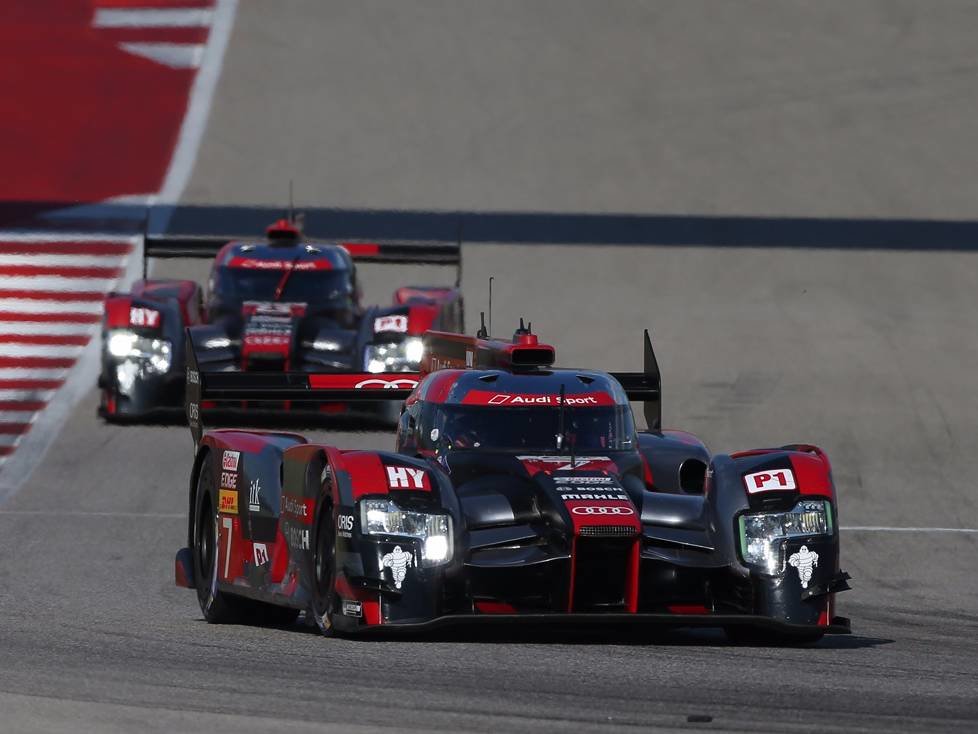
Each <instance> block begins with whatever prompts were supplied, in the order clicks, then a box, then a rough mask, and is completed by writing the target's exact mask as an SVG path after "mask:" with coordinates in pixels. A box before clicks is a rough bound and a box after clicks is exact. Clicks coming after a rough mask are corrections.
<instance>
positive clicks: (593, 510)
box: [571, 505, 635, 515]
mask: <svg viewBox="0 0 978 734" xmlns="http://www.w3.org/2000/svg"><path fill="white" fill-rule="evenodd" d="M571 512H573V513H574V514H575V515H634V514H635V510H633V509H632V508H631V507H607V506H603V507H596V506H594V505H586V506H584V507H575V508H574V509H573V510H571Z"/></svg>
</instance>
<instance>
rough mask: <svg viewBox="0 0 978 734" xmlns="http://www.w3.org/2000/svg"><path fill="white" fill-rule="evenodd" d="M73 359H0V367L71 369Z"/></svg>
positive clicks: (73, 362)
mask: <svg viewBox="0 0 978 734" xmlns="http://www.w3.org/2000/svg"><path fill="white" fill-rule="evenodd" d="M73 364H75V358H74V357H0V367H37V368H45V367H71V366H72V365H73Z"/></svg>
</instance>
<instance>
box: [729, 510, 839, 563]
mask: <svg viewBox="0 0 978 734" xmlns="http://www.w3.org/2000/svg"><path fill="white" fill-rule="evenodd" d="M832 532H833V531H832V507H831V505H830V504H829V503H828V502H826V501H824V500H814V501H813V500H803V501H801V502H799V503H798V504H797V505H795V506H794V507H793V508H792V509H791V510H789V511H788V512H764V513H757V514H745V515H741V516H740V551H741V554H742V555H743V557H744V561H746V562H747V563H749V564H751V565H753V566H758V567H759V568H760V570H762V571H764V573H769V574H778V573H781V572H782V571H784V545H785V541H786V540H788V539H789V538H798V537H802V536H808V535H831V534H832Z"/></svg>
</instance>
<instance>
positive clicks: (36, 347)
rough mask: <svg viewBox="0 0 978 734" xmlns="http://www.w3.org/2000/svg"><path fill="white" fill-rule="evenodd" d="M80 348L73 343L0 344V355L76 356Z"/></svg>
mask: <svg viewBox="0 0 978 734" xmlns="http://www.w3.org/2000/svg"><path fill="white" fill-rule="evenodd" d="M81 350H82V348H81V347H80V346H78V345H73V344H0V357H77V356H78V353H79V352H80V351H81Z"/></svg>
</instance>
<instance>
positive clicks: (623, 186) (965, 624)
mask: <svg viewBox="0 0 978 734" xmlns="http://www.w3.org/2000/svg"><path fill="white" fill-rule="evenodd" d="M976 27H978V14H976V9H975V8H974V6H973V5H971V4H968V3H940V4H932V3H867V2H858V3H853V2H846V3H819V4H817V5H812V4H801V3H723V4H720V3H705V2H686V1H684V2H675V3H650V4H646V5H642V6H638V5H635V4H622V5H609V4H607V3H594V4H583V3H569V2H561V3H537V2H535V3H526V4H523V3H519V4H517V3H501V4H498V5H495V4H494V5H492V6H490V5H488V4H484V3H475V2H469V3H445V4H423V5H420V6H418V5H412V6H411V7H410V8H408V7H406V6H403V5H401V4H399V3H390V4H375V3H370V4H356V5H353V6H351V5H348V4H338V5H327V4H325V3H321V2H318V0H316V1H312V0H310V1H309V2H305V3H300V2H293V3H289V4H288V5H287V6H286V5H284V4H274V5H273V4H271V3H243V4H242V6H241V8H240V9H239V11H238V17H237V20H236V25H235V29H234V34H233V36H232V40H231V44H230V47H229V49H228V55H227V58H226V61H225V69H224V75H223V77H222V80H221V82H220V85H219V88H218V92H217V96H216V99H215V104H214V108H213V111H212V116H211V120H210V125H209V128H208V131H207V135H206V137H205V140H204V144H203V146H202V149H201V151H200V155H199V158H198V163H197V167H196V169H195V172H194V175H193V178H192V180H191V183H190V186H189V188H188V190H187V194H186V199H185V200H186V201H188V202H192V203H240V204H249V203H274V202H275V199H276V197H277V196H278V194H277V193H276V192H278V191H280V190H281V191H284V190H285V189H286V187H287V180H288V178H289V177H293V178H294V179H295V181H296V187H297V190H298V191H299V192H300V196H299V198H300V201H302V202H306V203H309V204H311V205H312V204H315V205H319V206H348V207H378V208H388V209H396V208H417V209H432V208H438V209H453V208H460V209H467V210H496V209H498V210H517V211H552V212H633V213H660V214H690V213H692V214H703V215H706V214H716V213H721V214H749V215H771V216H775V215H785V216H787V215H797V216H802V215H805V216H861V217H880V218H897V217H921V218H928V217H934V218H942V217H946V218H962V219H965V218H968V217H969V216H972V215H973V202H974V201H975V198H976V194H978V175H976V174H978V161H976V158H975V156H974V153H973V151H974V146H973V140H972V137H973V130H974V126H975V122H976V120H978V99H976V98H975V96H974V95H973V94H972V93H969V90H971V89H972V84H973V79H974V70H975V67H976V65H978V57H976V56H975V51H974V30H975V28H976ZM595 245H596V246H595V247H593V248H583V247H576V248H573V249H568V248H562V247H560V246H549V245H548V246H534V247H532V248H527V247H519V246H513V245H506V246H492V245H482V244H480V245H472V246H467V247H466V248H465V251H464V258H465V277H464V282H463V285H464V289H465V295H466V298H467V299H468V304H469V314H470V315H471V314H474V313H476V312H477V311H478V309H479V308H480V307H481V305H482V304H484V303H485V294H486V284H485V279H486V278H487V277H488V276H489V275H495V276H496V278H497V279H496V281H495V284H496V285H495V291H494V295H495V300H496V306H495V309H494V313H493V321H494V325H495V326H496V329H495V330H496V331H497V332H499V333H503V332H505V331H507V330H508V329H509V328H510V327H511V326H512V324H513V322H514V320H515V319H516V318H517V317H518V316H520V315H525V316H527V317H529V318H531V319H532V320H533V323H534V326H535V328H536V330H537V331H538V332H539V333H540V334H541V336H543V337H544V338H545V339H547V340H549V341H552V342H554V343H556V345H557V347H558V357H559V359H560V361H561V362H562V363H563V364H577V365H587V366H602V367H605V368H608V369H628V368H633V369H634V368H637V366H638V364H639V360H640V357H641V350H640V341H639V338H640V330H641V328H643V327H644V326H650V327H651V328H652V329H653V331H654V335H655V342H656V346H657V349H658V353H659V359H660V364H661V367H662V371H663V375H664V387H665V401H664V414H665V421H666V423H667V424H668V425H672V426H677V427H683V428H686V429H689V430H692V431H694V432H697V433H699V434H700V435H702V436H703V437H704V438H705V440H707V442H708V443H709V444H710V445H711V447H712V448H714V450H717V451H729V450H734V449H737V448H746V447H751V446H754V445H770V444H774V443H782V442H789V441H800V440H804V441H811V442H814V443H817V444H820V445H822V446H823V447H824V448H825V449H826V450H827V451H828V452H829V454H830V456H831V458H832V460H833V463H834V468H835V479H836V483H837V485H838V487H839V493H840V503H841V521H842V524H843V525H844V526H860V527H862V526H882V527H914V528H935V527H943V528H975V527H978V509H976V501H975V489H974V486H973V481H972V477H973V476H974V471H973V457H974V456H975V454H976V450H978V432H976V431H975V415H978V390H976V389H975V375H976V374H978V372H976V366H978V344H976V334H978V309H976V307H975V299H974V293H975V292H976V290H978V256H976V255H975V254H974V253H948V252H927V251H917V252H879V251H872V252H870V251H858V250H856V251H846V252H837V251H832V250H817V251H815V250H812V251H809V250H799V249H793V250H778V249H776V248H775V249H771V248H767V249H764V250H752V249H737V250H730V249H724V248H714V247H700V248H670V247H657V248H627V247H601V246H599V245H600V243H595ZM161 272H163V271H162V270H161ZM418 278H422V279H424V280H432V279H438V280H442V281H444V280H450V278H451V274H450V273H447V272H445V271H437V272H434V273H425V274H418V273H415V272H411V273H404V272H398V270H397V269H396V268H380V267H374V268H371V269H368V270H366V271H365V280H366V282H367V284H368V291H369V292H368V296H370V297H371V298H373V299H383V298H386V297H388V294H389V293H390V291H391V290H392V289H393V287H394V286H395V285H396V284H398V283H401V282H403V281H404V280H407V279H418ZM470 326H471V324H470ZM95 404H96V401H95V397H94V394H93V395H92V396H91V397H90V398H89V399H88V400H86V401H85V402H83V404H82V405H81V406H80V407H79V409H78V410H77V411H76V412H75V414H74V415H73V416H72V417H71V418H70V420H69V421H68V422H67V424H66V425H65V426H64V430H63V432H62V434H61V436H60V438H59V440H58V441H57V442H56V444H55V446H54V448H53V449H52V450H51V451H50V453H49V454H48V456H47V459H46V461H45V463H44V465H42V466H41V467H40V468H39V469H38V470H37V471H36V473H35V474H34V476H33V477H32V478H31V479H30V480H29V481H28V482H27V483H26V485H25V486H24V487H23V489H22V490H21V492H20V493H19V494H18V495H17V496H16V497H15V498H14V499H13V500H12V501H10V502H8V503H7V504H5V505H4V506H3V507H2V508H0V554H2V556H3V557H4V559H5V562H4V563H3V564H2V565H0V581H2V586H3V589H4V593H3V594H2V596H0V711H3V714H4V721H3V723H2V724H0V728H9V730H11V731H27V730H44V731H86V730H87V731H132V730H141V731H165V730H198V729H208V730H212V731H231V730H234V731H240V732H248V731H259V730H261V731H265V730H268V729H274V730H276V731H297V732H298V731H307V730H308V731H313V730H333V731H362V732H368V731H381V730H383V731H391V730H396V731H406V730H415V729H417V730H453V731H500V730H505V729H511V730H530V729H532V730H534V731H538V732H548V731H611V730H626V731H628V730H648V729H650V728H661V729H667V730H668V729H682V728H686V727H688V728H691V729H704V730H717V731H723V730H755V731H756V730H777V731H781V730H795V731H825V730H835V729H838V730H866V731H892V730H948V731H950V730H954V731H960V730H970V729H972V728H974V727H975V722H976V719H978V662H976V660H978V641H976V640H978V634H976V633H978V581H976V577H975V573H976V569H975V557H976V550H978V535H976V534H973V533H971V534H969V533H938V532H928V531H911V532H887V531H866V530H859V531H857V530H851V531H845V532H844V533H843V537H842V548H843V567H844V568H846V569H847V570H848V571H849V572H850V573H851V574H852V576H853V577H854V581H853V585H854V590H853V591H851V592H847V593H846V594H844V595H842V596H840V598H839V611H840V612H841V613H843V614H846V615H848V616H850V617H851V618H852V620H853V631H854V634H853V635H852V636H850V637H837V638H831V639H826V640H825V641H823V642H822V643H821V644H820V645H818V646H817V647H814V648H792V649H772V648H756V647H735V646H731V645H728V644H727V643H726V642H725V641H724V640H723V638H722V636H721V635H719V634H717V635H714V634H711V633H698V634H685V635H676V636H671V637H668V638H667V639H666V640H665V641H664V642H659V643H657V644H648V641H647V640H638V639H630V638H629V637H628V636H627V635H623V634H622V635H615V634H611V635H610V636H609V637H608V638H602V639H595V638H593V637H580V636H577V637H574V638H572V639H564V638H561V637H559V636H556V635H553V634H543V633H540V634H535V635H530V636H525V635H521V636H519V637H515V636H503V637H501V638H500V637H499V636H492V637H488V636H484V635H482V634H477V633H468V634H467V635H464V636H458V637H453V638H448V639H434V640H426V641H421V642H415V641H392V642H363V641H346V640H326V639H323V638H320V637H318V636H316V635H314V634H310V633H308V632H305V631H303V630H302V629H299V628H296V629H288V630H279V629H262V628H257V627H247V626H239V627H223V626H210V625H207V624H206V623H204V622H203V621H202V620H201V618H200V614H199V611H198V609H197V606H196V601H195V599H194V598H193V595H192V594H191V593H190V592H187V591H185V590H181V589H177V588H175V587H174V586H173V582H172V556H173V551H174V550H175V549H176V548H177V547H178V546H180V545H181V544H182V543H183V541H184V538H185V519H184V511H185V499H184V498H185V496H186V488H185V483H186V477H187V471H188V469H189V464H190V458H191V441H190V437H189V435H188V433H187V431H186V430H185V429H180V428H117V427H107V426H103V425H101V424H99V423H98V422H97V421H96V420H95V418H94V413H95ZM326 438H327V439H328V440H329V441H331V442H334V443H336V444H337V445H341V446H348V445H361V446H377V447H382V446H389V445H390V438H389V437H387V436H385V435H381V434H370V435H353V434H348V433H344V432H341V431H338V430H337V431H333V432H331V433H329V434H327V435H326ZM690 716H693V717H697V716H699V717H712V721H710V722H703V723H698V722H696V721H692V722H691V721H689V720H688V718H687V717H690Z"/></svg>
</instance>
